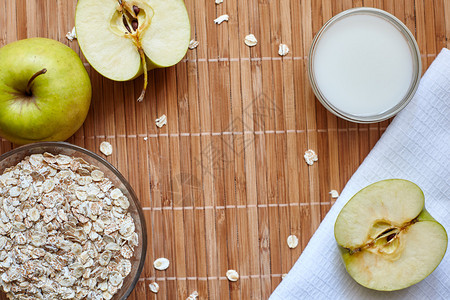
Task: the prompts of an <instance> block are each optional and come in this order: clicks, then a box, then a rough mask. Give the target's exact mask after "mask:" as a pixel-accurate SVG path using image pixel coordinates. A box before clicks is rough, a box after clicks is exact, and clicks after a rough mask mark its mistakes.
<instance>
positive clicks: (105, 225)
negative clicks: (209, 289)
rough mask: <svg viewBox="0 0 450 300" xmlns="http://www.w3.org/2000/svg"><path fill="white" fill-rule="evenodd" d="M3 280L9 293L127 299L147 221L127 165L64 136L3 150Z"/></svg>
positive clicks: (0, 192)
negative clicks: (122, 166)
mask: <svg viewBox="0 0 450 300" xmlns="http://www.w3.org/2000/svg"><path fill="white" fill-rule="evenodd" d="M0 174H1V175H0V288H1V290H3V291H4V292H5V293H6V295H7V296H8V298H9V299H99V300H100V299H107V300H109V299H126V298H127V297H128V296H129V295H130V293H131V291H132V290H133V288H134V286H135V285H136V283H137V281H138V280H139V276H140V274H141V271H142V269H143V266H144V260H145V255H146V249H147V239H146V227H145V226H146V225H145V219H144V216H143V213H142V208H141V206H140V204H139V200H138V199H137V197H136V194H135V193H134V191H133V189H132V188H131V186H130V184H129V183H128V182H127V181H126V179H125V178H124V177H123V176H122V175H121V174H120V172H119V171H118V170H117V169H116V168H115V167H114V166H112V165H111V164H110V163H109V162H107V161H106V160H105V159H103V158H102V157H100V156H98V155H97V154H95V153H93V152H91V151H88V150H86V149H83V148H81V147H78V146H75V145H72V144H69V143H64V142H41V143H35V144H29V145H25V146H22V147H19V148H17V149H14V150H12V151H10V152H8V153H5V154H3V155H1V156H0Z"/></svg>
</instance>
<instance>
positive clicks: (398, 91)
mask: <svg viewBox="0 0 450 300" xmlns="http://www.w3.org/2000/svg"><path fill="white" fill-rule="evenodd" d="M421 73H422V64H421V60H420V51H419V47H418V46H417V43H416V41H415V39H414V36H413V35H412V34H411V32H410V31H409V30H408V28H407V27H406V26H405V25H404V24H403V23H402V22H401V21H400V20H398V19H397V18H396V17H394V16H393V15H391V14H389V13H387V12H385V11H383V10H379V9H375V8H368V7H361V8H354V9H350V10H346V11H344V12H342V13H340V14H338V15H336V16H334V17H333V18H332V19H330V20H329V21H328V22H327V23H326V24H325V25H324V26H323V27H322V29H321V30H320V31H319V32H318V33H317V35H316V36H315V38H314V40H313V43H312V46H311V49H310V52H309V57H308V75H309V80H310V82H311V86H312V88H313V90H314V93H315V94H316V96H317V98H318V99H319V101H320V102H321V103H322V104H323V105H324V106H325V107H326V108H327V109H328V110H329V111H330V112H332V113H333V114H335V115H337V116H338V117H341V118H343V119H346V120H349V121H353V122H358V123H374V122H380V121H383V120H386V119H388V118H390V117H392V116H394V115H395V114H396V113H398V112H399V111H400V110H401V109H403V108H404V107H405V106H406V105H407V104H408V102H409V101H410V100H411V98H412V97H413V95H414V93H415V91H416V89H417V86H418V84H419V80H420V76H421Z"/></svg>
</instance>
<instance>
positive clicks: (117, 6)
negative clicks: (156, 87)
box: [75, 0, 190, 101]
mask: <svg viewBox="0 0 450 300" xmlns="http://www.w3.org/2000/svg"><path fill="white" fill-rule="evenodd" d="M75 28H76V32H77V39H78V44H79V45H80V48H81V51H82V52H83V54H84V56H85V57H86V59H87V60H88V62H89V63H90V64H91V66H92V67H93V68H94V69H95V70H97V72H99V73H100V74H102V75H103V76H105V77H108V78H109V79H112V80H116V81H125V80H130V79H134V78H136V77H137V76H139V75H141V74H142V73H144V77H145V78H144V88H143V91H142V94H141V96H140V97H139V99H138V101H142V100H143V98H144V93H145V89H146V85H147V70H150V69H153V68H162V67H169V66H172V65H174V64H176V63H178V62H179V61H180V60H181V59H182V58H183V56H184V55H185V54H186V51H187V49H188V46H189V40H190V24H189V17H188V13H187V11H186V6H185V5H184V2H183V0H78V4H77V9H76V15H75Z"/></svg>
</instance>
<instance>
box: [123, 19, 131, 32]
mask: <svg viewBox="0 0 450 300" xmlns="http://www.w3.org/2000/svg"><path fill="white" fill-rule="evenodd" d="M122 21H123V25H124V26H125V28H126V29H127V30H128V32H129V33H131V29H130V25H128V21H127V18H126V17H125V15H122Z"/></svg>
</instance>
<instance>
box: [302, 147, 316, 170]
mask: <svg viewBox="0 0 450 300" xmlns="http://www.w3.org/2000/svg"><path fill="white" fill-rule="evenodd" d="M303 157H304V158H305V161H306V163H307V164H308V165H310V166H312V165H313V163H314V162H315V161H317V160H318V157H317V154H316V152H314V150H311V149H309V150H306V152H305V155H304V156H303Z"/></svg>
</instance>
